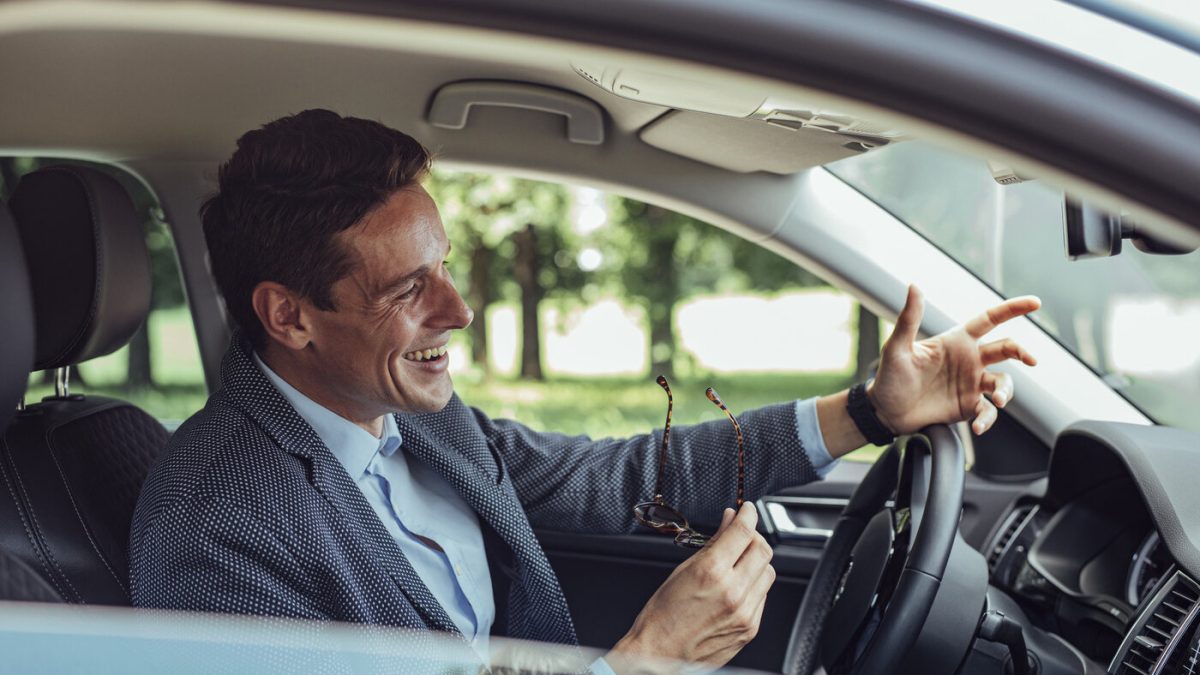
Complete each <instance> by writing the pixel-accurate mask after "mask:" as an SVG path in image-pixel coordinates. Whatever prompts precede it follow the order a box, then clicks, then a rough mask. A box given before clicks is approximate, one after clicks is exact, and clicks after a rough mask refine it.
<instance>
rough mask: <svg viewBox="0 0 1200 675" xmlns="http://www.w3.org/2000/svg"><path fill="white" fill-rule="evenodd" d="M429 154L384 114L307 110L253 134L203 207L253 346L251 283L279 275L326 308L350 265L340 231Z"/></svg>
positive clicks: (411, 176)
mask: <svg viewBox="0 0 1200 675" xmlns="http://www.w3.org/2000/svg"><path fill="white" fill-rule="evenodd" d="M429 164H430V156H429V152H428V151H427V150H426V149H425V148H424V147H423V146H422V145H421V144H420V143H418V142H417V141H416V140H414V139H413V138H412V137H410V136H408V135H407V134H404V133H401V132H399V131H396V130H395V129H389V128H388V127H385V126H384V125H382V124H380V123H378V122H372V121H370V120H365V119H359V118H356V117H342V116H341V115H338V114H337V113H334V112H331V111H329V110H305V111H304V112H301V113H297V114H295V115H291V116H289V117H284V118H281V119H277V120H275V121H274V122H270V123H269V124H266V125H265V126H263V127H262V128H261V129H255V130H253V131H249V132H247V133H246V134H245V135H243V136H242V137H241V138H239V139H238V142H237V150H236V151H235V152H234V153H233V157H231V158H230V159H229V161H227V162H225V164H223V165H222V166H221V168H220V171H219V174H218V188H217V193H216V194H214V195H213V196H212V197H210V198H209V199H208V200H207V201H205V202H204V205H203V206H201V207H200V218H201V220H202V221H203V222H204V238H205V240H206V241H207V243H208V251H209V256H210V259H211V264H212V273H213V276H214V277H215V278H216V281H217V286H218V288H220V290H221V294H222V295H224V296H225V304H226V307H227V309H228V310H229V314H230V315H231V316H232V317H233V319H234V320H235V321H236V322H237V324H238V325H239V326H240V327H241V329H242V330H243V331H244V332H245V333H246V335H247V337H249V338H250V340H251V342H252V343H254V345H255V346H256V347H260V348H261V347H263V346H264V345H265V343H266V332H265V330H264V329H263V326H262V324H261V323H259V320H258V317H257V316H256V315H255V313H254V308H253V306H252V304H251V294H252V292H253V291H254V287H255V286H257V285H258V284H259V283H260V282H263V281H275V282H277V283H280V284H283V285H284V286H286V287H288V288H289V289H291V290H293V291H295V292H297V293H299V294H301V295H302V296H304V297H305V298H307V299H308V300H309V301H311V302H312V303H313V304H314V305H316V306H317V307H319V308H320V309H324V310H331V311H332V310H335V309H336V307H335V306H334V303H333V298H332V296H331V294H330V288H331V287H332V286H333V284H334V283H335V282H336V281H337V280H338V279H341V278H342V277H344V276H345V275H346V274H348V273H349V272H350V270H352V269H353V268H354V265H355V261H354V260H353V259H352V257H351V256H350V255H349V254H348V253H347V252H346V251H345V250H343V249H342V247H341V246H339V245H338V243H337V240H336V235H337V233H339V232H341V231H343V230H345V229H347V228H349V227H350V226H352V225H354V224H355V223H357V222H359V221H360V220H362V218H363V217H364V216H366V215H367V213H368V212H370V211H371V210H372V209H374V208H375V207H377V206H379V205H380V204H382V203H383V202H384V201H386V200H387V198H388V197H390V196H391V195H392V193H394V192H395V191H396V190H399V189H401V188H404V187H408V186H410V185H413V184H415V183H418V182H419V181H420V180H421V179H422V178H424V177H425V175H426V174H427V173H428V171H429Z"/></svg>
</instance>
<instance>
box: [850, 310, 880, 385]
mask: <svg viewBox="0 0 1200 675" xmlns="http://www.w3.org/2000/svg"><path fill="white" fill-rule="evenodd" d="M878 358H879V317H877V316H875V315H874V314H872V313H871V310H869V309H867V308H866V307H863V306H862V305H859V306H858V350H857V355H856V358H855V361H854V363H855V368H854V378H855V379H856V380H859V381H862V380H865V379H866V378H867V376H868V375H870V370H871V366H872V365H874V363H875V360H876V359H878Z"/></svg>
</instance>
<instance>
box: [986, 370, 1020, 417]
mask: <svg viewBox="0 0 1200 675" xmlns="http://www.w3.org/2000/svg"><path fill="white" fill-rule="evenodd" d="M979 388H980V389H982V390H983V392H984V393H986V394H989V395H990V398H991V399H992V404H993V405H995V406H996V407H997V408H1003V407H1004V406H1005V405H1007V404H1008V402H1009V401H1011V400H1012V397H1013V379H1012V375H1009V374H1008V373H991V372H987V371H984V373H983V377H981V378H980V380H979Z"/></svg>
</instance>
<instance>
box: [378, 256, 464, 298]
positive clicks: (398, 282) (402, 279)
mask: <svg viewBox="0 0 1200 675" xmlns="http://www.w3.org/2000/svg"><path fill="white" fill-rule="evenodd" d="M450 249H451V246H450V245H449V244H447V246H446V255H447V256H449V255H450ZM432 267H433V266H432V265H421V266H420V267H418V268H417V269H415V270H413V271H411V272H409V273H407V274H403V275H401V276H398V277H396V278H395V279H392V280H391V281H388V282H385V283H383V284H381V285H380V287H379V290H378V291H377V292H376V293H375V296H376V297H380V296H385V295H389V294H391V293H392V292H394V291H398V290H400V289H401V288H402V287H404V286H407V285H408V284H409V283H410V282H412V281H414V280H416V279H420V278H421V277H423V276H425V275H426V274H428V273H429V270H430V269H432Z"/></svg>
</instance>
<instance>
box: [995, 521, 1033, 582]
mask: <svg viewBox="0 0 1200 675" xmlns="http://www.w3.org/2000/svg"><path fill="white" fill-rule="evenodd" d="M1036 509H1037V507H1036V506H1018V507H1017V508H1015V509H1013V510H1012V512H1011V513H1009V514H1008V517H1007V518H1005V519H1004V525H1002V526H1001V528H1000V531H999V532H998V533H997V534H996V538H995V539H993V540H992V546H991V548H989V549H988V558H987V564H988V571H989V572H991V573H992V574H995V573H996V566H997V565H999V564H1000V561H1001V560H1002V559H1003V558H1004V554H1005V553H1006V552H1007V551H1008V548H1009V546H1011V545H1012V542H1013V540H1014V539H1016V538H1017V535H1018V534H1020V533H1021V529H1022V528H1024V527H1025V524H1026V523H1028V522H1029V519H1030V517H1032V516H1033V512H1034V511H1035V510H1036Z"/></svg>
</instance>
